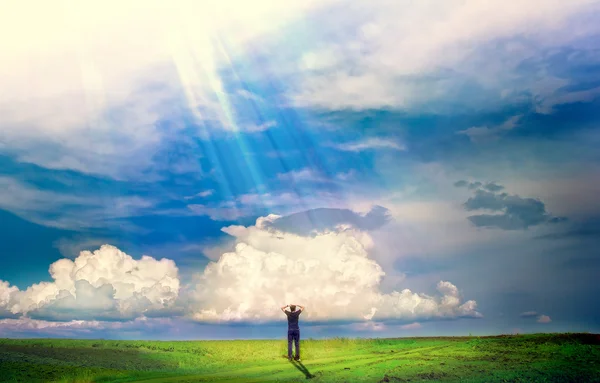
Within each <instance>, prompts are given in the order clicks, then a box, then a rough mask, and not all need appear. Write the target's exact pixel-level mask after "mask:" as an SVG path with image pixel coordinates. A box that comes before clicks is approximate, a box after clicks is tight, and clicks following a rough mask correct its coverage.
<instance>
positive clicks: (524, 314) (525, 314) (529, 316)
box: [519, 311, 538, 318]
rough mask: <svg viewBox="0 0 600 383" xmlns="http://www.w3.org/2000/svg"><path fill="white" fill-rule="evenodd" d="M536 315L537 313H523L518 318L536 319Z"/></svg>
mask: <svg viewBox="0 0 600 383" xmlns="http://www.w3.org/2000/svg"><path fill="white" fill-rule="evenodd" d="M537 315H538V313H537V311H525V312H523V313H521V314H519V316H520V317H521V318H532V317H536V316H537Z"/></svg>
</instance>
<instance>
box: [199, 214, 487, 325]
mask: <svg viewBox="0 0 600 383" xmlns="http://www.w3.org/2000/svg"><path fill="white" fill-rule="evenodd" d="M278 218H279V217H278V216H275V215H269V216H267V217H261V218H259V219H257V221H256V224H255V225H254V226H250V227H244V226H229V227H226V228H224V229H223V231H225V232H226V233H228V234H230V235H231V236H233V237H235V239H236V245H235V250H234V251H232V252H228V253H225V254H223V255H222V256H221V257H220V258H219V260H218V261H216V262H211V263H210V264H209V265H208V266H207V267H206V269H205V270H204V272H203V273H201V274H199V275H197V277H196V278H197V279H196V282H195V287H194V289H193V292H192V294H191V302H192V303H191V306H190V308H191V313H190V315H191V317H192V318H193V319H195V320H197V321H205V322H219V321H255V320H256V321H270V320H276V319H280V314H281V313H280V311H279V310H278V308H279V307H280V306H281V305H282V304H285V303H296V304H302V305H304V306H306V312H305V314H304V315H305V320H308V321H325V320H342V321H357V322H360V321H365V320H373V321H382V320H401V321H415V320H418V319H436V318H458V317H480V316H481V314H480V313H478V312H477V311H476V306H477V304H476V302H475V301H473V300H469V301H466V302H463V301H462V300H461V297H460V294H459V291H458V289H457V287H456V286H454V285H453V284H452V283H450V282H447V281H440V282H439V283H438V285H437V290H438V292H439V295H437V296H429V295H426V294H421V293H416V292H412V291H411V290H409V289H404V290H401V291H393V292H392V293H390V294H383V293H381V291H380V290H379V283H380V281H381V279H382V277H383V276H384V275H385V273H384V271H383V270H382V268H381V266H380V265H379V264H378V263H377V262H375V261H374V260H373V259H371V258H369V249H372V248H373V245H374V244H373V240H372V238H371V236H370V235H369V234H367V233H365V232H362V231H360V230H356V229H346V230H343V231H333V232H329V233H326V234H321V235H316V236H314V237H307V236H300V235H297V234H293V233H286V232H282V231H279V230H275V229H274V228H273V227H272V225H273V223H275V222H276V221H277V219H278Z"/></svg>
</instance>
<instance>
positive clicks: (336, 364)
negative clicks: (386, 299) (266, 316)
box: [135, 345, 450, 383]
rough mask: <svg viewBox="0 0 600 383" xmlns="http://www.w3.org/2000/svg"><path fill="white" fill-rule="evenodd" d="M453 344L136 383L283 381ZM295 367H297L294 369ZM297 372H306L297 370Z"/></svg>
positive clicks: (408, 355)
mask: <svg viewBox="0 0 600 383" xmlns="http://www.w3.org/2000/svg"><path fill="white" fill-rule="evenodd" d="M448 347H450V345H443V346H431V347H419V348H412V349H410V350H408V351H395V352H393V353H390V354H388V353H386V354H383V353H366V354H359V355H347V356H344V355H338V356H335V357H327V358H320V359H312V360H309V361H307V362H306V363H304V362H303V363H297V362H292V363H293V364H292V363H290V362H289V361H287V360H286V359H284V358H282V361H281V362H277V363H272V364H268V365H262V366H257V367H246V368H238V369H232V370H226V371H222V372H218V373H211V374H193V375H177V376H165V377H160V378H159V377H155V378H150V379H141V380H136V381H135V382H137V383H161V382H165V383H191V382H204V381H219V382H223V383H225V382H226V383H234V382H250V383H254V382H264V381H265V380H282V379H294V378H302V377H303V375H302V374H303V373H304V375H305V376H304V377H307V376H306V375H307V374H308V371H310V374H311V375H313V376H314V375H315V374H317V373H318V374H319V375H320V374H322V373H327V372H333V371H339V370H344V369H353V368H356V367H363V366H367V365H374V364H379V363H385V362H389V361H392V360H402V359H406V358H410V357H411V356H412V355H413V354H420V355H423V352H428V351H437V350H440V349H443V348H448ZM294 364H295V365H296V366H298V367H296V366H294ZM298 370H304V371H306V372H303V371H298Z"/></svg>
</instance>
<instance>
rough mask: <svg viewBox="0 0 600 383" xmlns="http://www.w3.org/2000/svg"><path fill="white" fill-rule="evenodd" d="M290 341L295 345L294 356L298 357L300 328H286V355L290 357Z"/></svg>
mask: <svg viewBox="0 0 600 383" xmlns="http://www.w3.org/2000/svg"><path fill="white" fill-rule="evenodd" d="M292 341H294V343H295V345H296V358H299V357H300V330H288V357H289V358H291V357H292Z"/></svg>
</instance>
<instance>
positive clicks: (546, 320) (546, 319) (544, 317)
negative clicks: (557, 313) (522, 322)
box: [537, 315, 552, 323]
mask: <svg viewBox="0 0 600 383" xmlns="http://www.w3.org/2000/svg"><path fill="white" fill-rule="evenodd" d="M537 322H538V323H550V322H552V319H550V317H549V316H548V315H540V317H539V318H538V320H537Z"/></svg>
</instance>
